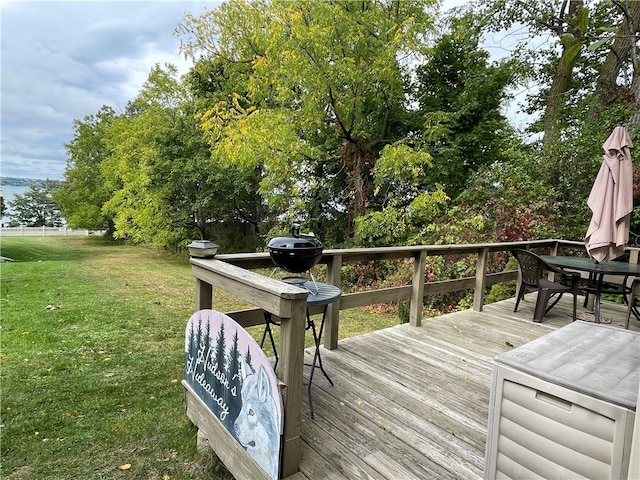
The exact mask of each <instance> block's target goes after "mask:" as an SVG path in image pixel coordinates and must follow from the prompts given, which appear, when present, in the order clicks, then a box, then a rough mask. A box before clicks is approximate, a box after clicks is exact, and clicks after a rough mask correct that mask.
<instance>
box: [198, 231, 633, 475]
mask: <svg viewBox="0 0 640 480" xmlns="http://www.w3.org/2000/svg"><path fill="white" fill-rule="evenodd" d="M514 248H529V249H534V250H538V251H545V252H547V253H549V254H551V255H558V254H563V253H566V252H567V251H570V250H574V251H575V250H580V249H582V250H583V251H584V244H582V243H581V242H572V241H564V240H537V241H523V242H504V243H483V244H472V245H416V246H403V247H380V248H356V249H337V250H325V251H324V252H323V255H322V258H321V260H320V264H325V265H326V266H327V275H326V276H327V278H326V280H325V281H326V283H330V284H332V285H336V286H338V287H341V269H342V267H343V266H345V265H349V264H353V263H358V262H369V261H381V260H394V259H413V274H412V278H411V279H410V280H411V283H410V284H409V285H405V286H398V287H390V288H384V289H373V290H366V291H359V292H354V293H347V294H344V295H343V296H342V298H341V299H340V300H339V301H338V302H336V303H334V304H332V305H330V306H329V310H328V312H327V319H326V325H325V330H324V331H325V335H324V346H325V348H327V349H335V348H337V346H338V315H339V311H340V310H344V309H348V308H355V307H361V306H366V305H372V304H378V303H388V302H394V301H398V300H409V306H410V307H409V322H410V323H411V325H414V326H420V324H421V322H422V306H423V302H424V299H425V298H427V297H429V296H431V295H437V294H442V293H447V292H455V291H459V290H467V289H473V291H474V300H473V309H474V310H476V311H482V308H483V305H484V300H485V291H486V289H487V287H490V286H492V285H494V284H497V283H501V282H506V281H510V280H515V279H517V277H518V271H517V270H510V271H506V272H497V273H487V265H488V259H489V254H491V253H495V252H509V251H510V250H512V249H514ZM629 250H630V261H631V262H634V263H638V252H639V251H640V249H638V248H630V249H629ZM451 255H455V256H460V255H463V256H470V257H471V256H475V263H476V269H475V276H473V277H467V278H459V279H453V280H444V281H436V282H426V281H425V278H426V265H427V258H428V257H431V256H443V257H447V256H451ZM191 263H192V268H193V275H194V276H195V278H196V301H195V308H196V310H200V309H204V308H212V307H213V305H214V299H213V292H214V288H213V287H215V288H220V289H221V290H223V291H226V292H229V293H232V294H234V295H235V296H236V297H238V298H240V299H241V300H243V301H245V302H247V303H249V304H251V305H254V306H255V307H257V308H252V309H248V310H243V311H237V312H227V315H229V316H231V317H232V318H234V320H236V321H237V322H238V323H239V324H240V325H242V326H243V327H249V326H254V325H259V324H262V323H264V314H263V312H264V311H269V312H271V313H272V315H273V316H275V317H278V318H279V319H280V321H281V332H280V347H279V352H280V361H279V363H278V370H277V373H278V377H279V378H280V380H281V381H282V382H283V384H284V390H283V392H284V404H285V427H284V438H283V450H282V460H281V465H282V470H281V472H282V475H283V477H287V476H289V475H291V474H294V473H295V472H296V471H297V470H298V456H299V440H300V438H299V437H300V422H301V405H302V401H301V395H302V368H303V358H302V356H303V348H304V322H305V320H304V318H305V308H306V292H304V291H303V290H302V289H300V288H298V287H295V286H291V285H288V284H286V283H284V282H279V281H276V280H274V279H272V278H269V277H267V276H264V275H260V274H258V273H255V272H253V271H252V270H257V269H263V268H266V269H272V268H273V262H272V261H271V258H270V256H269V254H268V253H250V254H229V255H217V256H216V257H215V259H212V260H205V259H196V258H192V259H191ZM311 313H317V312H313V311H312V312H311Z"/></svg>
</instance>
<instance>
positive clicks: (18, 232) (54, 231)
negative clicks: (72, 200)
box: [0, 227, 104, 237]
mask: <svg viewBox="0 0 640 480" xmlns="http://www.w3.org/2000/svg"><path fill="white" fill-rule="evenodd" d="M103 234H104V230H72V229H69V228H66V227H2V228H0V237H78V236H85V237H88V236H93V235H103Z"/></svg>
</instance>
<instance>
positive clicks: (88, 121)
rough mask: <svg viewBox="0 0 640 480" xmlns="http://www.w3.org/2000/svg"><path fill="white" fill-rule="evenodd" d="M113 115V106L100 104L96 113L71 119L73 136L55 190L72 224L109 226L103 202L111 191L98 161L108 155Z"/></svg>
mask: <svg viewBox="0 0 640 480" xmlns="http://www.w3.org/2000/svg"><path fill="white" fill-rule="evenodd" d="M115 119H116V114H115V112H114V110H113V109H112V108H111V107H108V106H102V107H101V108H100V110H99V111H98V113H96V114H95V115H88V116H86V117H84V119H83V120H82V121H80V120H74V122H73V129H74V136H73V139H72V140H71V141H70V142H69V143H67V144H65V149H66V150H67V167H66V169H65V174H64V182H63V184H62V187H61V188H60V189H59V190H58V191H56V192H55V194H54V199H55V201H56V202H57V203H58V204H59V205H60V208H61V210H62V212H63V213H64V217H65V218H66V220H67V223H68V225H69V226H70V227H71V228H86V229H89V230H100V229H104V228H106V229H108V230H111V228H110V220H111V218H110V217H109V216H108V215H106V214H105V212H104V211H103V206H104V204H105V203H106V202H107V200H108V199H109V198H110V196H111V193H112V192H111V190H110V189H109V188H108V187H107V183H106V181H105V178H104V176H103V175H102V170H101V165H102V162H103V161H104V160H105V159H106V158H108V156H109V155H110V152H109V149H108V148H107V145H106V133H107V131H108V129H109V127H110V126H111V124H112V123H113V122H114V120H115Z"/></svg>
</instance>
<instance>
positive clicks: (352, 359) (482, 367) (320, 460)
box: [289, 294, 640, 480]
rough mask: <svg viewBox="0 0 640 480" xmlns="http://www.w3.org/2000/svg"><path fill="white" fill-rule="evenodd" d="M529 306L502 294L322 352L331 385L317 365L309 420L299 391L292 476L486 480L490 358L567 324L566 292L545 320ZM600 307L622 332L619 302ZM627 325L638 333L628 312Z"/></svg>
mask: <svg viewBox="0 0 640 480" xmlns="http://www.w3.org/2000/svg"><path fill="white" fill-rule="evenodd" d="M579 301H580V300H579ZM534 303H535V294H532V295H529V296H527V297H526V298H525V300H524V301H523V302H522V303H521V305H520V309H519V311H518V312H517V313H513V306H514V300H506V301H503V302H499V303H496V304H492V305H487V306H485V308H484V311H483V312H474V311H471V310H465V311H462V312H456V313H452V314H448V315H444V316H442V317H437V318H433V319H425V321H424V322H423V326H422V327H419V328H415V327H411V326H409V325H408V324H407V325H398V326H396V327H392V328H388V329H385V330H380V331H376V332H373V333H369V334H366V335H361V336H357V337H353V338H348V339H344V340H340V342H339V346H338V349H337V350H332V351H329V350H324V349H323V350H322V360H323V363H324V366H325V369H326V370H327V372H328V373H329V375H330V376H331V378H332V380H333V382H334V384H335V386H333V387H331V386H330V385H329V383H328V382H327V380H326V379H325V378H324V376H323V375H322V373H321V372H319V371H316V374H315V375H314V382H313V389H312V392H313V393H312V394H313V403H314V411H315V419H313V420H312V419H310V418H309V415H308V406H307V404H306V396H305V398H304V402H305V404H304V405H303V413H302V440H303V444H302V449H301V461H300V472H299V473H298V474H296V475H294V476H292V477H289V478H294V479H296V480H302V479H305V478H308V479H314V480H315V479H356V478H357V479H375V480H380V479H394V480H398V479H452V480H453V479H456V480H459V479H478V478H482V475H483V467H484V448H485V440H486V433H487V418H488V405H489V395H490V384H491V373H492V366H493V359H494V357H496V356H497V355H499V354H501V353H503V352H506V351H508V350H510V349H512V348H514V347H518V346H520V345H523V344H525V343H527V342H529V341H531V340H534V339H536V338H538V337H540V336H542V335H544V334H546V333H548V332H550V331H552V330H553V329H556V328H558V327H561V326H563V325H566V324H568V323H569V322H571V314H570V299H569V298H567V299H566V301H565V299H563V301H562V302H561V304H559V305H558V306H556V307H555V308H554V309H553V310H552V311H551V312H550V313H549V315H548V316H547V317H545V321H544V323H542V324H534V323H533V322H532V321H531V319H532V318H533V306H534ZM578 311H579V312H581V311H584V309H582V308H581V305H579V307H578ZM602 312H603V317H604V318H609V319H611V320H612V325H614V326H618V327H620V328H624V327H623V321H624V315H625V309H624V307H623V306H622V305H615V304H611V303H607V304H606V305H603V308H602ZM630 329H632V330H634V331H640V322H638V321H637V320H636V319H635V318H633V317H632V319H631V328H630ZM311 354H312V351H307V355H309V358H308V359H309V360H310V359H311V357H310V355H311ZM307 375H308V369H305V381H306V378H307Z"/></svg>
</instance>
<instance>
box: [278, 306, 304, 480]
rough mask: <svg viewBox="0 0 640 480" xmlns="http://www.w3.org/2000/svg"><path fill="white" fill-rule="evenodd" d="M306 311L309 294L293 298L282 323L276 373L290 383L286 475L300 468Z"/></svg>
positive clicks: (286, 406)
mask: <svg viewBox="0 0 640 480" xmlns="http://www.w3.org/2000/svg"><path fill="white" fill-rule="evenodd" d="M306 315H307V300H306V298H303V299H299V300H292V301H291V318H282V319H281V323H280V361H279V362H278V372H277V374H278V377H279V378H280V379H281V380H282V382H283V383H284V384H285V385H286V386H287V387H286V389H285V391H284V392H283V402H284V432H283V436H282V464H281V465H282V476H283V477H288V476H289V475H293V474H294V473H296V472H297V471H298V469H299V460H300V431H301V425H302V418H301V415H302V368H303V366H304V333H305V326H306V318H307V317H306Z"/></svg>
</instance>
